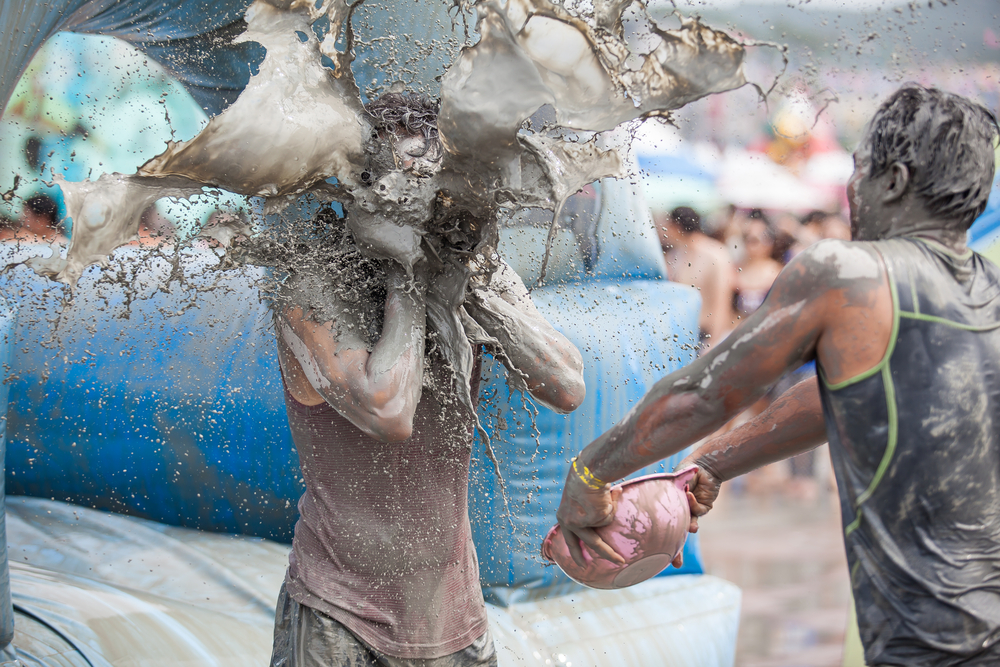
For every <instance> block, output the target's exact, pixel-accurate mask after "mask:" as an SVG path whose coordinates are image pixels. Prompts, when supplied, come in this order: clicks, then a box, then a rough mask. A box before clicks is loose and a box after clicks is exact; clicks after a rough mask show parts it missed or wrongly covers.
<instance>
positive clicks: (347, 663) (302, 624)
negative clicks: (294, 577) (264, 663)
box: [271, 585, 378, 667]
mask: <svg viewBox="0 0 1000 667" xmlns="http://www.w3.org/2000/svg"><path fill="white" fill-rule="evenodd" d="M377 665H378V663H377V662H376V659H375V656H374V655H372V653H371V651H369V650H368V647H367V646H365V645H364V644H362V643H361V642H360V641H359V640H358V638H357V637H355V636H354V635H353V634H351V632H350V630H348V629H347V628H345V627H344V626H343V625H341V624H340V623H338V622H337V621H335V620H334V619H332V618H330V617H329V616H327V615H326V614H321V613H320V612H318V611H316V610H315V609H312V608H310V607H306V606H303V605H301V604H299V603H298V602H296V601H295V600H293V599H292V596H290V595H289V594H288V593H287V592H286V591H285V586H284V585H282V586H281V592H280V593H279V594H278V604H277V608H276V609H275V615H274V646H273V648H272V649H271V667H377Z"/></svg>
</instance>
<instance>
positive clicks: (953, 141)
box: [558, 84, 1000, 665]
mask: <svg viewBox="0 0 1000 667" xmlns="http://www.w3.org/2000/svg"><path fill="white" fill-rule="evenodd" d="M997 134H998V128H997V121H996V118H994V117H993V115H992V114H991V113H990V112H989V111H987V110H986V109H984V108H982V107H980V106H978V105H976V104H974V103H972V102H969V101H968V100H965V99H963V98H961V97H958V96H956V95H950V94H948V93H944V92H941V91H939V90H934V89H930V90H929V89H925V88H922V87H920V86H917V85H913V84H910V85H906V86H904V87H903V88H901V89H900V90H899V91H897V92H896V93H895V94H893V95H892V96H891V97H890V98H889V99H888V100H887V101H886V102H885V103H884V104H883V105H882V106H881V108H880V109H879V110H878V112H877V113H876V114H875V117H874V118H873V119H872V121H871V123H870V124H869V126H868V128H867V130H866V135H865V137H864V139H863V140H862V142H861V146H860V147H859V148H858V150H857V151H856V152H855V171H854V175H853V177H852V178H851V181H850V183H849V184H848V197H849V201H850V207H851V225H852V236H853V238H854V239H855V240H854V241H853V242H843V241H825V242H821V243H818V244H816V245H814V246H811V247H810V248H808V249H806V250H805V251H803V252H802V253H801V254H800V255H798V256H797V257H796V258H795V259H794V260H793V261H792V262H791V263H790V264H789V265H788V266H787V267H786V268H785V270H784V271H783V272H782V273H781V275H780V276H779V277H778V279H777V281H776V282H775V283H774V287H773V288H772V289H771V293H770V295H769V296H768V297H767V299H766V300H765V302H764V304H763V306H762V307H761V308H760V309H759V310H758V311H756V312H755V313H754V314H753V315H752V316H751V317H750V318H748V319H747V321H745V322H744V323H743V324H742V325H741V326H740V327H739V328H738V329H736V330H735V331H734V332H733V333H732V334H730V336H729V337H728V338H726V340H725V341H723V342H722V343H721V344H719V345H718V346H717V347H714V348H713V349H712V350H711V351H710V352H709V353H708V354H707V355H705V356H704V357H702V358H700V359H699V360H697V361H696V362H694V363H693V364H691V365H690V366H688V367H686V368H684V369H682V370H680V371H678V372H676V373H674V374H672V375H670V376H668V377H666V378H664V379H663V380H661V381H660V382H658V383H657V384H656V385H655V387H654V388H653V389H652V390H651V391H650V392H649V394H647V395H646V396H645V398H644V399H643V400H642V401H641V402H640V404H639V405H637V406H636V408H635V409H634V410H633V411H632V412H631V413H630V414H629V415H628V416H627V417H626V418H625V419H624V420H623V421H622V422H620V423H619V424H617V425H616V426H615V427H614V428H612V429H611V430H610V431H608V432H607V433H605V434H604V435H602V436H601V437H600V438H598V439H597V440H596V441H595V442H593V443H592V444H590V445H589V446H588V447H587V448H586V449H585V450H584V451H583V452H582V453H581V454H580V456H579V461H580V464H581V466H578V468H582V466H586V468H587V469H589V471H590V472H591V473H592V475H593V479H587V480H584V479H581V478H579V477H577V476H576V475H575V474H573V473H572V472H571V474H570V475H569V477H568V478H567V480H566V487H565V490H564V493H563V499H562V504H561V506H560V508H559V513H558V517H559V522H560V523H561V524H562V526H563V529H564V530H566V531H567V533H568V534H567V542H568V543H570V545H571V549H572V550H573V551H574V558H577V559H580V558H582V551H581V549H589V550H591V551H592V552H593V553H595V554H597V555H599V556H601V557H604V558H608V559H611V560H620V557H619V556H618V555H617V554H616V553H614V552H613V551H612V550H611V549H610V548H609V547H608V545H607V544H605V543H604V542H603V541H602V540H601V539H600V537H599V536H598V534H597V533H596V532H595V530H594V528H595V527H598V526H601V525H603V524H605V523H607V522H608V521H609V518H610V516H611V513H612V511H613V509H614V503H615V499H614V498H613V497H612V495H611V493H610V492H609V490H608V485H607V484H606V482H611V481H614V480H617V479H620V478H622V477H624V476H625V475H628V474H630V473H632V472H633V471H636V470H638V469H640V468H642V467H644V466H646V465H649V464H650V463H653V462H655V461H658V460H660V459H662V458H664V457H666V456H669V455H670V454H672V453H674V452H677V451H679V450H681V449H682V448H684V447H685V446H687V445H689V444H691V443H693V442H695V441H696V440H698V439H699V438H702V437H704V436H706V435H708V434H709V433H711V432H712V431H713V430H714V429H716V428H718V427H719V426H721V425H722V424H723V423H725V421H726V420H728V419H729V418H731V417H732V416H734V415H735V414H736V413H737V412H739V411H740V410H742V409H743V408H745V407H747V406H749V405H750V404H751V403H753V402H754V401H755V400H757V399H758V398H759V397H760V396H762V395H763V394H764V393H765V392H766V391H767V390H768V389H769V388H770V387H771V386H772V385H774V383H775V382H777V380H778V379H779V378H780V377H781V376H782V375H783V374H784V373H786V372H787V371H789V370H792V369H794V368H796V367H798V366H799V365H801V364H802V363H804V362H807V361H810V360H813V359H815V360H816V362H817V366H818V368H819V371H820V377H821V381H820V382H819V391H818V394H817V392H816V390H815V385H810V384H808V383H803V384H800V385H798V386H797V387H795V388H793V389H792V390H790V391H789V392H788V393H786V394H785V395H784V396H782V397H781V398H779V399H778V401H776V403H775V404H774V406H772V408H771V409H770V410H769V411H768V412H767V413H765V414H764V415H761V417H760V418H758V419H757V420H755V422H753V423H752V424H751V425H749V426H748V427H746V428H744V429H741V431H740V432H739V433H734V434H730V435H728V436H723V437H722V438H720V439H718V440H716V441H711V442H709V443H706V444H705V445H704V446H703V447H701V448H700V449H699V450H698V452H696V453H695V454H694V455H693V456H692V457H689V459H688V461H693V462H695V463H697V465H698V466H699V471H698V477H697V479H696V483H695V488H694V489H693V491H694V495H693V496H690V497H689V500H690V501H691V505H692V509H693V513H694V514H695V515H698V514H704V513H705V512H706V511H708V509H709V508H710V507H711V503H712V501H713V500H714V498H715V496H716V495H717V493H718V484H719V483H720V481H721V480H726V479H730V478H731V477H733V476H734V475H737V474H741V473H743V472H746V471H747V470H749V469H752V468H754V467H757V466H760V465H763V464H765V463H768V462H771V461H773V460H776V459H777V458H782V457H785V456H790V455H793V454H795V453H798V452H799V451H802V450H803V449H808V448H809V447H811V446H815V445H817V444H818V443H819V442H822V441H823V440H825V439H829V442H830V451H831V455H832V457H833V459H834V468H835V470H836V474H837V482H838V487H839V491H840V498H841V505H842V512H843V523H844V542H845V545H846V549H847V556H848V562H849V565H850V573H851V584H852V586H853V589H854V597H855V603H856V606H857V612H858V622H859V626H860V630H861V638H862V642H863V643H864V646H865V658H866V660H867V663H868V664H869V665H996V664H1000V269H998V268H997V267H996V266H995V265H993V264H991V263H990V262H988V261H986V260H984V259H983V258H982V257H980V256H979V255H977V254H976V253H974V252H972V251H971V250H969V249H968V248H967V247H966V245H965V235H966V230H967V228H968V227H969V225H970V224H971V223H972V221H973V220H974V219H975V218H976V217H977V216H978V215H979V214H980V213H981V212H982V211H983V209H984V207H985V206H986V200H987V197H988V195H989V188H990V184H991V182H992V180H993V173H994V142H995V141H996V137H997ZM817 398H820V399H821V402H820V400H817ZM824 417H825V428H824V423H823V418H824ZM588 482H589V484H588ZM592 487H594V488H592ZM692 528H693V529H694V528H696V526H695V525H693V526H692ZM573 535H575V536H576V537H577V538H579V540H576V539H572V536H573ZM580 542H582V543H583V544H582V545H581V544H580ZM584 545H585V546H584Z"/></svg>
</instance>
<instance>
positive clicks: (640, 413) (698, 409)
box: [579, 374, 725, 483]
mask: <svg viewBox="0 0 1000 667" xmlns="http://www.w3.org/2000/svg"><path fill="white" fill-rule="evenodd" d="M677 375H678V374H672V375H669V376H667V377H666V378H664V379H663V380H661V381H660V382H658V383H657V384H656V385H654V387H653V389H652V390H651V391H650V392H649V393H648V394H646V396H645V397H644V398H643V399H642V401H640V402H639V404H638V405H637V406H636V407H635V408H633V409H632V410H631V411H630V412H629V413H628V415H626V416H625V418H624V419H622V420H621V421H620V422H618V423H617V424H615V425H614V426H613V427H611V429H609V430H608V431H606V432H605V433H604V434H602V435H601V436H600V437H599V438H597V439H596V440H595V441H594V442H592V443H591V444H590V445H588V446H587V447H586V448H585V449H584V450H583V451H582V452H580V455H579V459H580V462H581V463H582V464H585V465H586V466H587V468H588V469H589V470H590V471H591V472H592V473H593V474H594V476H595V477H597V478H598V479H599V480H601V481H603V482H607V483H611V482H614V481H616V480H619V479H622V478H623V477H625V476H627V475H630V474H632V473H633V472H635V471H637V470H640V469H642V468H644V467H646V466H648V465H651V464H653V463H656V462H657V461H660V460H662V459H664V458H666V457H668V456H671V455H672V454H675V453H677V452H679V451H680V450H682V449H684V447H686V446H688V445H689V444H691V443H692V442H696V441H697V440H699V439H700V438H702V437H704V436H706V435H708V434H709V433H711V432H712V431H713V430H715V429H716V428H718V425H719V424H720V423H723V422H724V420H725V408H724V406H723V402H722V400H721V399H718V398H717V397H714V396H707V395H706V394H705V392H700V391H697V389H696V388H686V389H682V388H677V387H671V386H670V385H671V384H672V383H673V381H674V380H676V376H677Z"/></svg>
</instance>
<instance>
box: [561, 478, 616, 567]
mask: <svg viewBox="0 0 1000 667" xmlns="http://www.w3.org/2000/svg"><path fill="white" fill-rule="evenodd" d="M619 498H621V490H620V489H615V490H614V491H611V490H610V489H607V488H602V489H591V488H589V487H588V486H587V485H585V484H584V483H583V482H582V481H580V479H579V478H578V477H577V476H576V475H575V474H573V470H572V468H570V471H569V475H568V476H567V477H566V486H565V487H563V495H562V501H561V502H560V503H559V510H558V511H557V512H556V518H557V519H558V520H559V525H560V526H562V530H563V538H564V539H565V540H566V546H567V547H568V548H569V553H570V555H571V556H572V557H573V560H574V562H576V564H577V565H579V566H580V567H586V565H587V561H586V559H585V558H584V555H583V546H582V545H583V544H586V545H587V546H588V547H590V550H591V551H592V552H594V553H595V554H596V555H597V556H598V557H600V558H604V559H606V560H609V561H611V562H613V563H618V564H620V565H621V564H624V563H625V559H624V558H622V557H621V556H620V555H619V554H618V553H617V552H615V550H614V549H612V548H611V547H610V546H609V545H608V544H607V542H605V541H604V540H602V539H601V536H600V535H598V534H597V531H596V530H594V529H595V528H599V527H601V526H606V525H608V524H609V523H611V521H612V520H613V519H614V514H615V507H616V505H617V504H618V500H619Z"/></svg>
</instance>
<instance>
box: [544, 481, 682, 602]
mask: <svg viewBox="0 0 1000 667" xmlns="http://www.w3.org/2000/svg"><path fill="white" fill-rule="evenodd" d="M696 469H697V468H696V467H695V466H690V467H688V468H685V469H684V470H681V471H679V472H673V473H657V474H655V475H646V476H644V477H637V478H636V479H632V480H629V481H627V482H622V483H621V484H617V485H615V486H614V487H612V488H620V489H621V491H622V495H621V499H620V500H619V501H618V506H617V507H616V508H615V516H614V520H613V521H612V522H611V523H610V524H608V525H607V526H602V527H601V528H598V529H597V533H598V534H599V535H600V536H601V539H603V540H604V541H605V542H606V543H607V544H608V545H609V546H610V547H611V548H612V549H614V550H615V551H616V552H618V553H619V554H620V555H621V556H622V557H623V558H625V564H624V565H618V564H617V563H612V562H611V561H609V560H605V559H603V558H595V557H594V555H593V553H592V552H591V551H590V549H589V548H588V547H587V546H584V547H583V557H584V559H585V560H586V561H587V565H586V566H585V567H580V566H579V565H577V564H576V562H575V561H574V560H573V557H572V556H571V555H570V553H569V547H567V546H566V540H565V538H564V537H563V532H562V528H561V527H560V526H558V525H556V526H554V527H553V528H552V530H550V531H549V534H548V535H546V536H545V540H544V541H543V542H542V557H544V558H545V559H546V560H548V561H549V562H550V563H555V564H556V565H558V566H559V567H560V568H561V569H562V571H563V572H565V573H566V574H567V575H569V577H570V579H573V580H574V581H576V582H579V583H581V584H583V585H584V586H589V587H591V588H625V587H627V586H634V585H635V584H638V583H639V582H641V581H645V580H647V579H649V578H650V577H653V576H656V575H657V574H659V573H660V572H662V571H663V570H665V569H666V567H667V566H668V565H670V561H672V560H673V559H674V556H676V555H677V553H678V552H679V551H680V550H681V549H682V548H684V542H685V540H687V532H688V525H689V524H690V523H691V507H690V505H688V500H687V487H688V483H689V482H690V481H691V480H692V479H693V478H694V475H695V470H696Z"/></svg>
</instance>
